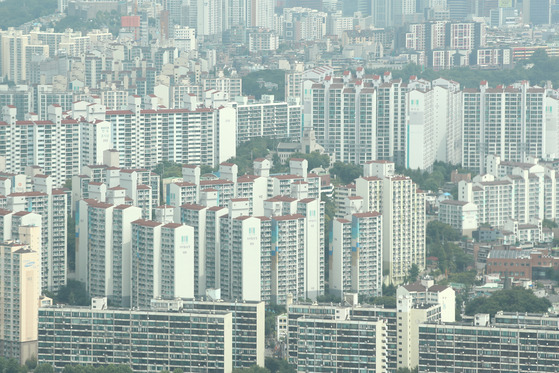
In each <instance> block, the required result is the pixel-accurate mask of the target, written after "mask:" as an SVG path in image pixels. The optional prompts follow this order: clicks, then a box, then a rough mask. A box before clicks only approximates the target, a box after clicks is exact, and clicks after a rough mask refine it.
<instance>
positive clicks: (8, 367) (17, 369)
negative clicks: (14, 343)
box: [3, 359, 27, 373]
mask: <svg viewBox="0 0 559 373" xmlns="http://www.w3.org/2000/svg"><path fill="white" fill-rule="evenodd" d="M3 372H4V373H25V372H27V367H26V366H25V365H19V361H17V360H16V359H9V360H8V361H7V362H6V364H5V365H4V370H3Z"/></svg>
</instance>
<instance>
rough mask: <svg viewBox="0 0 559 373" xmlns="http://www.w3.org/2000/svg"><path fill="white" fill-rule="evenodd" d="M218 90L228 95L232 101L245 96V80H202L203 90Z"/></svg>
mask: <svg viewBox="0 0 559 373" xmlns="http://www.w3.org/2000/svg"><path fill="white" fill-rule="evenodd" d="M210 89H212V90H218V91H222V92H225V93H227V96H228V97H230V98H231V99H232V100H235V98H237V97H240V96H242V95H243V80H242V79H241V78H235V77H223V76H220V77H215V78H204V79H202V90H203V91H207V90H210Z"/></svg>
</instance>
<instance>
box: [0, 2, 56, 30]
mask: <svg viewBox="0 0 559 373" xmlns="http://www.w3.org/2000/svg"><path fill="white" fill-rule="evenodd" d="M57 4H58V2H57V0H5V1H3V2H0V28H1V29H4V30H5V29H7V28H8V27H16V26H21V25H22V24H24V23H27V22H29V21H33V20H35V19H37V18H40V17H42V16H46V15H49V14H52V13H54V12H55V11H56V7H57Z"/></svg>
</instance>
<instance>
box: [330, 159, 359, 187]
mask: <svg viewBox="0 0 559 373" xmlns="http://www.w3.org/2000/svg"><path fill="white" fill-rule="evenodd" d="M362 174H363V169H362V167H361V166H359V165H356V164H349V163H343V162H335V163H334V165H333V166H332V168H331V169H330V175H332V176H334V177H335V178H336V179H337V180H338V182H339V183H340V184H350V183H353V182H354V181H355V179H357V178H358V177H359V176H361V175H362Z"/></svg>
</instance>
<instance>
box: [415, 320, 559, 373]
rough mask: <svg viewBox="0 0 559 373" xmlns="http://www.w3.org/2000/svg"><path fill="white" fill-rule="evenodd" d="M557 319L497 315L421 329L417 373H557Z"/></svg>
mask: <svg viewBox="0 0 559 373" xmlns="http://www.w3.org/2000/svg"><path fill="white" fill-rule="evenodd" d="M557 326H558V325H557V317H555V316H552V315H541V314H520V315H519V314H516V313H515V314H511V313H504V312H498V313H497V314H496V315H495V317H494V318H493V319H492V320H490V316H489V315H488V314H477V315H476V316H475V317H474V320H473V322H469V323H466V322H464V323H445V324H444V325H443V324H429V323H425V324H421V325H420V326H419V343H420V346H419V371H420V372H428V371H432V372H454V371H456V370H457V369H460V370H464V371H475V372H485V371H491V372H510V371H522V372H528V371H549V372H551V371H556V370H557V360H558V359H559V356H557V339H558V338H559V337H558V336H559V331H558V330H557Z"/></svg>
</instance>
